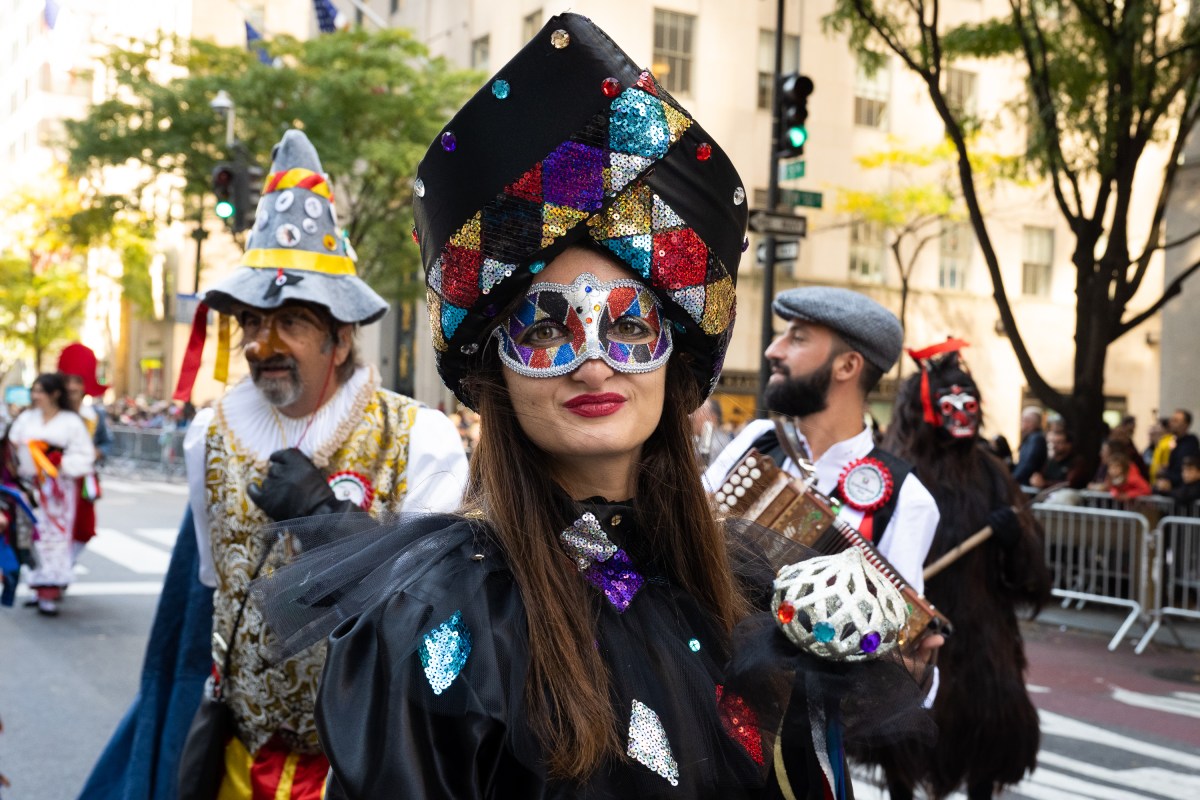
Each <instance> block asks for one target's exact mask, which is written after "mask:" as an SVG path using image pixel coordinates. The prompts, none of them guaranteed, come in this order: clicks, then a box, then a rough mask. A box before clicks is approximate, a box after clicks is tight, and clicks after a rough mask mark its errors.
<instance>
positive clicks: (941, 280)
mask: <svg viewBox="0 0 1200 800" xmlns="http://www.w3.org/2000/svg"><path fill="white" fill-rule="evenodd" d="M974 249H975V234H974V231H972V230H971V226H970V225H969V224H968V223H966V222H943V223H942V238H941V258H940V260H939V261H938V286H939V287H940V288H942V289H951V290H953V291H957V292H961V291H964V290H965V289H966V288H967V265H968V264H970V263H971V252H972V251H973V250H974Z"/></svg>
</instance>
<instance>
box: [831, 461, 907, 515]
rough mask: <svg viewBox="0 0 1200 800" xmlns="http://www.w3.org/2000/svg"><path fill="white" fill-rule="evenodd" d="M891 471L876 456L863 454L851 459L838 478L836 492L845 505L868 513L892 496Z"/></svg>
mask: <svg viewBox="0 0 1200 800" xmlns="http://www.w3.org/2000/svg"><path fill="white" fill-rule="evenodd" d="M893 484H894V482H893V481H892V473H891V471H890V470H888V468H887V467H886V466H884V464H883V462H882V461H880V460H879V459H877V458H871V457H870V456H865V457H863V458H860V459H858V460H857V461H851V462H850V463H849V464H847V465H846V468H845V469H844V470H842V475H841V477H840V478H838V493H839V494H841V496H842V500H843V501H844V502H845V503H846V505H848V506H850V507H851V508H853V509H855V510H856V511H861V512H863V513H864V514H870V513H872V512H875V511H878V510H879V509H881V508H883V506H884V504H885V503H887V501H888V500H890V499H891V498H892V489H893Z"/></svg>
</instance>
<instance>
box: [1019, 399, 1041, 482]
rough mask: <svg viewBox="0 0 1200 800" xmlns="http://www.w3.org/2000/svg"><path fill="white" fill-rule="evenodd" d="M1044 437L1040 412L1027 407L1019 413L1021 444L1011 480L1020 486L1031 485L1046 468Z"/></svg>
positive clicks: (1033, 407)
mask: <svg viewBox="0 0 1200 800" xmlns="http://www.w3.org/2000/svg"><path fill="white" fill-rule="evenodd" d="M1046 458H1047V449H1046V435H1045V434H1044V433H1042V410H1041V409H1040V408H1038V407H1037V406H1029V407H1027V408H1026V409H1025V410H1024V411H1022V412H1021V444H1020V445H1019V446H1018V449H1017V463H1016V465H1015V466H1014V467H1013V478H1014V479H1015V480H1016V482H1017V483H1019V484H1020V485H1022V486H1030V485H1032V480H1031V479H1032V478H1033V476H1034V475H1035V474H1036V473H1039V472H1041V471H1042V468H1043V467H1045V466H1046Z"/></svg>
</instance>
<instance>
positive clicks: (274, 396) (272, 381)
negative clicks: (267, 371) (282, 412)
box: [252, 375, 302, 408]
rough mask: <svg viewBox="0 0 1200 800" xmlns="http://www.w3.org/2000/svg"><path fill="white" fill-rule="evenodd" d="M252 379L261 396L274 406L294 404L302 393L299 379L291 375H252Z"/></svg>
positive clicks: (285, 406) (280, 406) (281, 406)
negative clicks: (278, 376) (272, 376)
mask: <svg viewBox="0 0 1200 800" xmlns="http://www.w3.org/2000/svg"><path fill="white" fill-rule="evenodd" d="M252 380H253V381H254V385H255V387H257V388H258V391H260V392H261V393H262V396H263V398H264V399H265V400H266V401H267V402H268V403H270V404H271V405H273V406H274V407H275V408H287V407H288V406H290V405H293V404H295V403H296V402H297V401H298V400H299V399H300V395H301V394H302V391H301V388H300V381H299V379H298V378H296V377H294V376H292V375H288V377H286V378H263V377H254V378H252Z"/></svg>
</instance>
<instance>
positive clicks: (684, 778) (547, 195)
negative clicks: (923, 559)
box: [267, 15, 919, 798]
mask: <svg viewBox="0 0 1200 800" xmlns="http://www.w3.org/2000/svg"><path fill="white" fill-rule="evenodd" d="M414 190H415V191H414V194H415V200H414V211H415V216H416V222H417V226H416V230H415V236H416V237H417V238H418V240H419V242H420V245H421V252H422V257H423V260H424V264H425V271H426V282H427V285H428V288H429V293H428V299H429V308H430V316H431V324H432V329H433V340H434V346H435V348H436V351H437V362H438V369H439V372H440V374H441V376H442V379H443V380H444V381H445V383H446V385H447V386H448V387H450V388H451V389H452V390H453V391H454V392H455V394H456V395H457V396H458V398H459V399H460V400H461V401H462V402H463V403H464V404H466V405H468V406H470V407H472V408H474V409H476V410H477V411H479V412H480V415H481V421H482V435H481V438H480V442H479V445H478V447H477V448H476V450H475V451H474V453H473V456H472V461H471V465H470V467H471V480H470V484H469V486H468V491H467V500H466V506H465V508H464V513H463V515H462V516H458V517H426V518H420V519H415V520H401V521H399V522H398V523H396V524H395V525H394V526H391V527H388V526H384V529H383V530H382V532H380V531H376V530H374V529H373V528H372V529H371V530H369V531H368V533H367V534H365V537H366V539H367V542H368V543H367V544H365V545H364V544H357V543H343V544H339V543H336V542H335V544H333V545H331V546H329V547H327V548H317V549H315V550H311V549H310V548H308V549H310V556H309V557H306V560H305V559H302V560H301V562H300V563H299V564H297V565H295V566H294V567H292V568H289V569H290V570H291V572H289V569H285V570H281V571H279V572H278V573H276V575H275V576H273V577H272V578H271V579H269V580H268V581H267V585H268V588H267V591H268V593H271V592H272V591H274V593H275V597H274V599H273V600H271V601H270V602H269V603H268V605H269V607H270V609H272V610H271V611H270V612H269V613H270V614H271V616H272V617H273V620H274V622H273V624H274V625H275V627H276V630H277V633H278V634H279V636H280V638H281V640H283V641H284V642H285V646H291V647H296V646H302V645H304V644H305V643H306V642H307V641H309V640H311V638H312V632H313V631H319V630H322V624H323V623H326V622H328V620H329V619H345V618H346V617H347V616H350V617H351V618H350V619H348V620H346V621H345V622H344V623H342V624H340V625H339V626H338V627H337V628H336V630H334V632H333V634H332V636H331V637H330V646H329V656H328V661H327V664H326V668H325V673H324V676H323V678H322V682H321V694H320V698H319V702H318V707H317V719H318V727H319V729H320V734H321V740H322V744H323V746H324V747H325V749H326V752H327V755H328V756H329V758H330V762H331V764H332V771H331V777H330V781H329V792H328V796H329V797H330V798H341V797H346V798H376V797H379V798H383V797H388V798H392V797H404V798H567V797H588V798H634V797H636V798H655V797H683V798H708V797H722V798H760V797H762V798H766V797H825V796H827V795H826V794H825V792H826V791H827V789H826V786H827V785H828V786H829V791H831V792H832V796H833V797H839V798H840V797H846V796H848V794H849V788H848V785H847V780H846V776H845V770H844V759H843V757H842V754H841V749H840V744H839V742H838V741H836V740H837V735H836V732H837V731H838V730H839V727H838V725H837V724H836V721H835V720H834V717H833V714H834V713H836V712H835V711H833V706H830V707H829V709H827V710H830V712H831V713H830V714H829V715H828V716H821V717H820V719H821V720H823V721H826V722H829V723H830V724H829V725H825V724H824V723H822V724H820V725H816V724H809V723H808V720H809V712H810V711H811V710H812V708H811V706H812V704H813V703H816V704H817V705H821V706H822V708H825V706H824V703H825V701H827V700H829V699H830V698H831V697H832V695H823V697H824V698H825V699H824V700H822V701H820V702H818V701H816V700H814V699H813V698H814V695H813V694H811V693H810V692H809V690H811V689H812V686H813V685H815V684H813V685H806V686H807V688H806V689H805V691H804V692H803V693H805V694H807V698H805V697H801V699H800V700H799V701H796V699H795V698H793V702H792V703H791V706H790V708H791V709H792V710H791V711H788V712H787V714H789V715H791V714H798V715H799V716H800V717H801V718H802V720H804V724H801V725H796V726H791V727H785V728H784V731H785V733H784V735H783V736H782V737H780V739H779V740H778V741H777V739H776V737H775V735H774V734H775V732H776V731H778V730H779V726H780V724H781V722H784V721H785V720H783V719H782V717H783V716H784V710H783V709H784V707H785V705H786V704H785V703H781V702H780V701H781V700H786V699H787V698H788V696H789V695H790V693H791V691H792V690H793V686H792V684H791V683H790V681H791V676H790V674H789V675H788V677H787V678H786V680H785V681H784V682H783V684H782V686H781V685H780V683H779V682H772V681H769V680H757V681H749V680H748V681H745V682H739V675H742V674H743V673H744V674H746V675H751V674H757V675H758V676H759V677H761V674H760V673H752V671H743V672H739V671H738V670H734V669H731V668H730V660H731V653H732V652H733V651H734V650H735V649H736V648H735V647H734V644H733V642H734V632H735V628H736V631H737V636H739V637H741V638H742V639H743V640H745V641H751V640H753V641H768V642H772V643H774V642H777V638H772V634H773V632H774V631H775V628H774V625H773V623H772V622H771V617H770V615H768V614H760V615H757V616H754V615H752V612H753V611H755V610H757V609H762V608H764V607H765V605H766V603H767V602H769V598H770V592H771V579H772V577H773V576H774V571H775V567H777V566H780V565H782V564H786V563H789V562H790V561H795V560H798V559H799V558H801V557H802V555H801V554H799V553H798V551H797V550H795V549H790V550H789V549H788V545H787V544H786V543H780V542H775V541H771V542H768V541H766V540H765V539H764V540H759V539H756V538H754V539H753V542H754V545H753V547H751V546H749V545H748V543H749V542H750V541H751V539H752V538H753V537H754V536H758V535H759V533H760V532H747V531H740V532H739V533H738V535H737V537H731V536H730V534H729V533H727V531H726V530H725V528H724V527H723V526H722V525H720V524H719V523H718V521H717V520H715V519H714V517H713V515H712V512H711V510H710V507H709V504H708V500H707V498H706V497H705V495H704V491H703V488H702V485H701V483H700V480H699V466H698V465H697V464H696V462H695V460H694V454H693V447H692V440H691V435H690V426H689V421H688V414H689V413H690V412H691V411H692V410H694V409H695V408H696V407H698V406H699V405H700V403H701V402H702V401H703V399H704V398H705V397H707V395H708V394H709V392H710V391H711V390H712V387H713V386H714V385H715V383H716V378H717V375H718V374H719V370H720V364H721V360H722V358H723V356H724V353H725V349H726V347H727V345H728V342H729V336H730V334H731V330H732V324H733V305H734V279H735V275H736V269H737V264H738V261H739V259H740V256H741V253H742V251H743V249H744V245H745V240H744V232H745V225H746V205H745V192H744V190H743V189H742V186H741V181H740V179H739V177H738V175H737V172H736V171H735V170H734V168H733V166H732V164H731V163H730V162H729V159H728V158H727V157H726V156H725V154H724V153H723V152H722V151H721V150H720V148H719V147H718V146H717V145H716V144H715V143H714V142H713V141H712V139H711V138H710V137H709V135H708V134H707V133H706V132H705V131H703V130H702V129H701V128H700V126H699V125H698V124H697V123H696V122H695V121H694V120H692V119H691V118H690V117H689V116H687V114H686V112H684V111H683V110H682V109H681V108H679V106H678V105H677V104H676V103H675V102H674V100H673V99H671V98H670V97H669V96H667V95H666V93H665V92H664V91H663V90H662V89H661V88H660V87H659V86H658V85H657V84H656V83H655V81H654V80H653V78H652V77H651V76H650V75H649V74H648V73H645V72H642V71H641V70H639V69H637V68H636V67H635V66H634V64H633V63H632V62H631V61H630V60H629V58H628V57H627V56H626V55H625V54H624V53H623V52H622V51H621V50H620V49H619V48H617V47H616V45H614V44H613V43H612V41H611V40H610V39H609V38H608V37H607V36H606V35H605V34H604V33H603V32H602V31H600V30H599V29H598V28H596V27H595V26H594V25H593V24H592V23H591V22H589V21H588V20H586V19H584V18H582V17H579V16H576V15H563V16H559V17H555V18H554V19H552V20H551V21H550V22H549V23H548V25H547V26H546V28H545V29H544V30H543V31H542V32H541V33H539V34H538V36H537V37H535V38H534V40H533V41H531V42H530V43H529V44H528V45H527V46H526V47H525V48H524V49H523V50H522V51H521V52H520V53H519V54H518V55H517V56H516V57H515V58H514V59H513V60H512V61H511V62H510V63H508V64H507V65H505V66H504V67H503V68H502V69H501V70H500V72H499V73H498V74H497V75H496V76H495V77H494V79H493V80H492V81H490V82H489V83H488V84H487V85H486V86H485V87H484V88H483V89H482V90H481V91H480V92H479V93H478V94H477V95H476V96H475V97H474V98H473V99H472V100H471V101H470V102H469V103H468V104H467V105H466V106H465V107H464V108H463V109H462V110H461V111H460V112H459V113H458V114H457V115H456V116H455V118H454V119H453V120H451V122H450V123H449V124H447V126H446V127H445V129H444V130H443V132H442V133H441V135H440V136H439V137H438V139H437V140H436V141H435V142H434V144H433V145H432V146H431V147H430V149H429V152H428V153H427V154H426V156H425V159H424V160H423V161H422V163H421V165H420V167H419V169H418V179H417V182H416V184H415V186H414ZM350 524H353V523H350ZM364 524H365V525H367V527H368V528H370V527H371V526H370V523H364ZM314 525H315V526H316V525H317V524H315V523H314ZM318 527H319V526H318ZM326 527H327V523H326ZM291 532H292V533H294V534H297V535H299V536H300V537H301V539H302V540H303V539H304V537H305V536H306V532H305V531H304V530H303V525H300V526H299V527H297V525H295V524H293V525H292V526H291ZM739 537H740V538H739ZM735 538H736V539H737V543H738V544H736V546H734V545H733V543H734V539H735ZM346 541H347V542H349V540H346ZM339 548H340V549H339ZM768 550H769V552H768ZM743 553H753V554H754V555H753V556H752V557H749V556H745V555H742V554H743ZM381 565H382V566H381ZM300 573H303V574H302V575H300ZM292 576H296V578H295V581H296V583H299V582H300V580H299V579H300V578H303V585H299V586H294V587H292V588H285V589H283V590H280V589H279V588H278V587H279V586H280V585H283V586H285V587H287V586H289V585H290V584H289V581H291V580H293V578H292ZM272 581H274V582H275V585H276V588H275V589H274V590H272V589H270V588H269V587H270V584H271V582H272ZM330 609H332V610H330ZM322 614H324V619H322ZM764 619H765V620H766V623H765V624H766V627H765V628H764V627H763V620H764ZM756 625H757V627H756ZM785 642H786V640H785ZM771 646H772V647H773V646H774V645H771ZM768 649H770V648H768ZM739 652H741V651H739ZM878 665H879V666H880V667H883V666H888V665H885V664H883V663H882V662H879V664H878ZM797 668H798V667H797V666H796V664H794V663H791V665H790V669H792V670H795V669H797ZM819 672H821V671H820V670H816V669H814V670H813V674H814V675H815V674H816V673H819ZM835 672H836V671H835ZM837 674H838V676H839V680H843V685H842V687H841V688H842V691H845V687H846V683H845V681H850V680H851V679H850V678H848V677H847V676H846V675H845V674H843V673H840V672H839V673H837ZM889 675H891V676H893V677H897V680H899V681H908V679H907V676H906V675H905V674H904V672H903V669H902V668H901V667H899V666H896V667H895V671H894V672H892V673H889ZM776 677H778V676H776ZM873 680H874V679H873ZM818 682H819V681H818ZM867 683H868V684H870V683H871V682H867ZM854 685H855V686H860V687H861V686H862V685H864V684H863V682H862V681H861V680H860V681H859V682H858V683H855V684H854ZM907 685H911V681H908V684H907ZM880 687H881V688H880V689H879V690H878V692H879V704H877V705H875V706H874V707H873V711H872V713H873V714H876V712H879V713H877V714H876V716H878V717H880V718H887V719H889V720H892V721H895V720H896V719H897V717H895V716H893V715H891V714H889V713H887V712H888V711H895V710H898V709H900V706H896V705H893V704H892V703H893V701H894V700H895V698H894V696H892V695H890V694H888V693H887V692H885V691H883V688H882V685H880ZM888 688H889V690H890V689H891V688H895V687H894V686H892V685H891V684H889V685H888ZM912 689H913V691H912V692H911V693H910V695H906V696H905V697H906V699H908V700H911V701H913V702H919V693H917V692H916V691H915V687H912ZM855 691H858V689H856V690H855ZM834 705H836V703H835V704H834ZM823 713H824V712H823ZM793 729H794V730H795V731H796V734H795V735H790V734H789V733H788V731H789V730H793ZM898 729H899V728H898V727H896V728H894V729H893V730H898ZM827 734H829V737H828V738H829V739H831V740H832V741H826V739H827ZM773 751H774V755H773ZM784 765H786V769H784Z"/></svg>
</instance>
